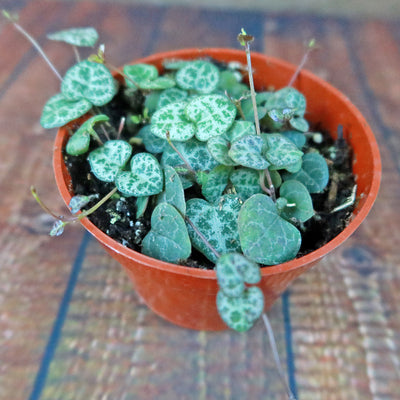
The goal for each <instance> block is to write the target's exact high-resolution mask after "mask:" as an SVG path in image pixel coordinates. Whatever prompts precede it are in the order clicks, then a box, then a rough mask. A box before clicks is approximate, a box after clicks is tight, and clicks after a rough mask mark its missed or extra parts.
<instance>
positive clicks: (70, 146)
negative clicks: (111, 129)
mask: <svg viewBox="0 0 400 400" xmlns="http://www.w3.org/2000/svg"><path fill="white" fill-rule="evenodd" d="M108 120H109V118H108V117H107V115H104V114H100V115H95V116H93V117H91V118H89V119H88V120H87V121H85V122H84V123H83V124H82V125H81V126H80V127H79V129H78V130H77V131H76V132H75V133H74V134H73V135H72V136H71V137H70V138H69V140H68V143H67V145H66V147H65V150H66V152H67V153H68V154H69V155H71V156H79V155H80V154H84V153H86V152H87V151H88V149H89V145H90V136H91V135H92V136H94V137H98V136H97V133H96V132H95V130H94V125H95V124H97V123H98V122H106V121H108Z"/></svg>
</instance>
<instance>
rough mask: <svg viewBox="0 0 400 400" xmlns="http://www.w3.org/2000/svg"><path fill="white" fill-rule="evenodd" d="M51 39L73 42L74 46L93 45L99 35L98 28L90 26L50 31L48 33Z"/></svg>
mask: <svg viewBox="0 0 400 400" xmlns="http://www.w3.org/2000/svg"><path fill="white" fill-rule="evenodd" d="M47 38H48V39H50V40H57V41H61V42H66V43H68V44H72V45H73V46H80V47H93V46H94V45H95V44H96V42H97V40H98V38H99V35H98V33H97V31H96V29H94V28H92V27H88V28H71V29H65V30H62V31H58V32H54V33H50V34H48V35H47Z"/></svg>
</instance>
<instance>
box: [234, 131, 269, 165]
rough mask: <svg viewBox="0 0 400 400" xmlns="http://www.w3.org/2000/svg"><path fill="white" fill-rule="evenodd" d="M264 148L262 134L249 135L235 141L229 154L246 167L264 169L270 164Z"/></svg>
mask: <svg viewBox="0 0 400 400" xmlns="http://www.w3.org/2000/svg"><path fill="white" fill-rule="evenodd" d="M263 148H264V141H263V139H262V138H261V137H260V136H257V135H247V136H243V137H242V138H240V139H239V140H236V141H235V142H233V143H232V146H231V149H230V150H229V152H228V154H229V156H230V157H231V158H232V160H233V161H235V162H236V163H238V164H240V165H243V166H244V167H248V168H253V169H257V170H263V169H266V168H268V166H269V165H270V164H269V162H268V161H267V160H266V159H265V158H264V157H263V155H262V152H263Z"/></svg>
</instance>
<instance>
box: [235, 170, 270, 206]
mask: <svg viewBox="0 0 400 400" xmlns="http://www.w3.org/2000/svg"><path fill="white" fill-rule="evenodd" d="M229 179H230V181H231V182H232V184H233V186H234V187H235V190H236V193H237V194H238V195H239V196H240V198H241V199H242V200H247V199H248V198H249V197H251V196H253V194H257V193H261V192H262V189H261V186H260V172H259V171H256V170H254V169H250V168H238V169H236V170H235V171H233V172H232V173H231V176H230V178H229Z"/></svg>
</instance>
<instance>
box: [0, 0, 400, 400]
mask: <svg viewBox="0 0 400 400" xmlns="http://www.w3.org/2000/svg"><path fill="white" fill-rule="evenodd" d="M22 3H25V2H21V4H22ZM26 4H27V5H26V6H25V7H24V8H23V10H22V11H21V23H22V24H23V25H24V26H25V27H26V28H27V29H28V30H29V31H30V32H32V33H33V34H34V35H35V37H37V38H38V40H39V42H40V43H41V44H42V45H43V46H44V48H45V50H46V51H47V53H48V54H49V56H50V57H51V58H52V59H53V60H54V61H55V63H56V65H57V66H58V67H59V69H60V70H61V71H62V72H64V71H65V70H66V69H67V68H68V66H69V65H70V64H71V63H72V61H73V54H72V52H71V51H70V49H69V48H68V47H67V46H64V45H62V44H58V43H51V42H49V41H47V40H46V38H45V33H46V32H50V31H54V30H58V29H61V28H66V27H70V26H72V25H75V26H88V25H93V26H96V27H97V28H98V30H99V31H100V32H101V40H102V42H104V43H105V44H106V49H107V54H108V57H110V59H112V60H113V62H114V64H122V63H124V62H127V61H130V60H131V59H134V58H137V57H139V56H143V55H148V54H151V53H153V52H156V51H160V50H167V49H173V48H183V47H189V46H190V47H198V46H200V45H201V46H203V47H205V46H225V47H238V46H237V44H236V39H235V38H236V34H237V32H238V30H239V29H240V28H241V27H242V26H244V27H245V28H246V29H247V30H248V31H249V32H251V33H253V34H254V35H255V36H256V38H257V39H256V42H255V43H254V48H255V49H256V50H258V51H262V52H265V53H268V54H270V55H273V56H278V57H282V58H284V59H286V60H288V61H291V62H294V63H296V62H298V60H299V59H300V58H301V55H302V52H303V50H302V49H303V47H302V44H303V42H304V41H305V40H307V39H309V38H310V37H316V38H317V39H318V41H319V43H320V47H321V49H320V50H319V51H318V52H315V53H314V54H313V55H312V57H311V58H310V61H309V63H308V65H307V66H308V69H310V70H312V71H313V72H314V73H316V74H317V75H319V76H321V77H323V78H324V79H326V80H328V81H329V82H331V83H332V84H333V85H334V86H336V87H338V88H339V89H340V90H342V91H343V92H344V93H346V94H347V96H348V97H349V98H350V99H351V100H352V101H353V102H354V103H355V104H356V105H357V106H358V107H359V108H360V110H361V111H362V112H363V113H364V115H365V116H366V118H367V119H368V121H369V122H370V124H371V127H372V128H373V131H374V133H375V135H376V137H377V139H378V142H379V145H380V150H381V155H382V160H383V180H382V186H381V190H380V194H379V198H378V200H377V202H376V204H375V206H374V208H373V210H372V212H371V213H370V215H369V216H368V218H367V220H366V221H365V222H364V224H363V225H362V226H361V228H360V229H359V230H358V231H357V232H356V233H355V234H354V235H353V236H352V237H351V238H350V239H349V240H348V241H347V242H346V243H345V244H344V245H343V246H342V247H341V248H340V249H337V250H336V251H334V252H333V253H332V254H330V255H329V256H327V257H326V258H325V259H324V260H322V261H321V263H320V264H319V265H318V266H317V267H316V268H314V269H313V270H311V271H310V272H308V273H306V274H304V275H303V276H301V277H300V278H299V279H298V281H296V282H295V283H294V284H293V285H292V287H291V288H290V291H289V292H288V293H286V294H285V296H284V297H283V299H281V300H279V301H278V302H277V304H276V305H275V306H274V308H273V309H272V310H271V312H270V317H271V320H272V323H273V326H274V329H275V334H276V335H277V341H278V346H279V350H280V353H281V356H282V358H283V360H284V363H285V365H286V366H287V371H288V375H289V378H290V381H291V385H292V387H293V388H294V390H295V391H297V393H298V396H299V398H300V399H302V400H307V399H310V400H319V399H320V400H348V399H356V400H357V399H360V400H361V399H362V400H369V399H371V400H372V399H385V400H392V399H393V400H395V399H398V398H400V385H399V383H400V350H399V349H400V333H399V332H400V313H399V308H400V306H399V305H400V291H399V288H400V252H399V245H400V228H399V223H400V219H399V214H398V209H399V206H400V201H399V199H400V123H399V122H400V121H399V116H398V115H399V113H398V110H399V109H400V26H399V25H398V24H395V23H394V22H390V21H385V20H373V19H370V20H357V19H337V18H327V17H321V18H319V17H318V16H313V17H306V16H301V17H300V16H297V17H296V16H285V15H266V14H264V13H262V12H254V13H252V12H240V13H239V12H222V11H205V10H202V9H201V8H196V9H193V8H181V7H180V8H174V7H156V6H133V5H131V6H128V5H115V4H113V5H111V4H109V3H108V4H107V3H106V2H104V3H103V2H99V3H97V4H96V3H93V2H88V1H81V2H73V3H65V2H54V1H52V2H50V1H32V2H26ZM0 54H1V57H0V126H1V129H2V133H1V136H0V143H1V155H0V171H1V174H0V184H1V193H2V195H1V197H0V216H1V220H0V399H1V400H3V399H4V400H6V399H7V400H8V399H13V400H22V399H28V398H30V399H48V400H50V399H51V400H55V399H71V400H72V399H73V400H79V399H82V400H86V399H112V400H117V399H121V400H122V399H124V400H127V399H285V398H286V397H285V394H284V390H283V388H282V387H281V385H280V383H279V381H278V379H277V374H276V371H275V369H274V366H273V362H272V356H271V353H270V351H269V348H268V341H267V338H266V335H265V332H264V330H263V326H262V325H261V324H258V325H257V326H256V327H255V328H254V329H253V330H252V331H251V332H250V333H248V334H247V335H238V334H235V333H232V332H224V333H205V332H192V331H187V330H184V329H180V328H177V327H174V326H172V325H171V324H169V323H167V322H165V321H163V320H161V319H160V318H158V317H156V316H155V315H154V314H153V313H152V312H150V311H149V310H148V309H147V308H146V307H145V306H144V305H142V304H141V303H140V299H138V298H137V296H136V294H135V292H134V291H133V290H132V289H131V287H130V283H129V282H128V280H127V278H126V276H125V275H124V273H123V271H121V269H120V268H119V266H118V265H116V264H115V263H114V262H113V261H112V260H111V259H110V258H109V257H108V256H107V255H106V254H105V253H104V252H103V250H102V249H101V248H100V247H99V245H97V243H95V242H94V241H92V240H89V239H88V237H87V236H86V235H84V233H83V231H82V229H81V228H80V227H78V226H76V227H72V228H70V229H67V231H66V233H65V234H64V235H63V237H62V238H57V239H50V238H49V237H48V236H47V235H46V232H47V231H48V229H49V226H50V224H51V221H49V218H47V217H46V216H44V215H43V214H42V212H41V210H40V209H39V207H38V206H37V205H36V204H35V202H34V200H33V199H32V198H31V196H30V193H29V186H30V185H31V184H34V185H35V186H36V187H37V188H38V191H39V193H40V194H41V196H42V197H43V198H44V199H45V200H46V202H47V203H49V204H51V205H52V206H53V207H55V208H59V209H62V205H61V201H60V199H59V196H58V193H57V190H56V187H55V183H54V179H53V176H52V170H51V159H50V156H49V155H50V153H51V149H52V145H53V139H54V132H45V131H44V130H43V129H42V128H41V127H40V125H39V123H38V120H39V116H40V112H41V108H42V106H43V104H44V103H45V101H46V99H47V98H48V97H50V96H51V95H52V94H54V93H55V92H56V91H57V90H58V82H57V80H56V78H54V77H53V76H52V75H51V73H50V71H49V70H48V68H47V66H46V65H45V64H44V63H43V61H42V60H41V59H40V58H39V57H38V56H37V54H36V52H35V51H34V50H32V49H31V47H30V45H29V44H28V43H27V42H26V41H25V39H24V38H22V37H21V36H20V35H19V34H18V33H17V32H16V31H15V30H14V29H13V28H12V27H11V26H9V25H6V24H4V22H3V21H2V22H1V23H0ZM332 112H335V110H332ZM286 361H287V362H286Z"/></svg>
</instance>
